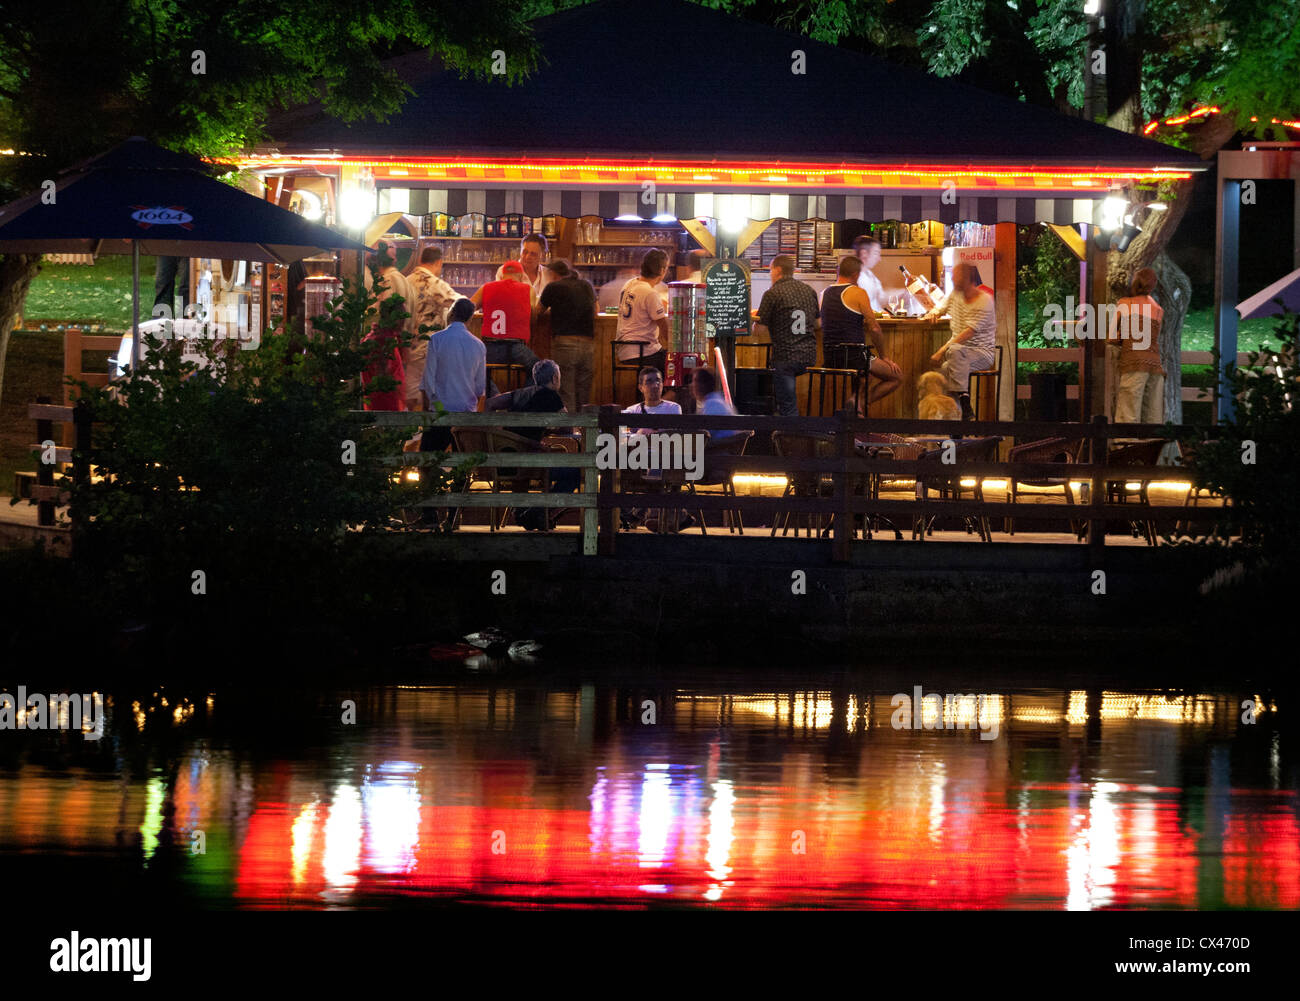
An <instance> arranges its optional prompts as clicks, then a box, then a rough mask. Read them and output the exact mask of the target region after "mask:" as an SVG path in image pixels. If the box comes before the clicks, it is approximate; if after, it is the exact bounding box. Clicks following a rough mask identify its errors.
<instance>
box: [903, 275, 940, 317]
mask: <svg viewBox="0 0 1300 1001" xmlns="http://www.w3.org/2000/svg"><path fill="white" fill-rule="evenodd" d="M898 270H899V271H901V272H903V281H904V282H905V283H906V285H907V291H909V292H911V293H912V295H914V296H916V301H917V302H919V303H920V304H921V306H922V307H923V308H925V309H926V310H927V311H928V310H931V309H934V299H932V298H931V297H930V283H929V282H927V281H926V280H925V279H924V278H918V277H917V276H916V275H914V274H912V272H910V271H908V270H907V268H905V267H904V266H903V265H901V264H900V265H899V266H898Z"/></svg>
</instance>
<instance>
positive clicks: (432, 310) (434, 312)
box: [403, 247, 464, 410]
mask: <svg viewBox="0 0 1300 1001" xmlns="http://www.w3.org/2000/svg"><path fill="white" fill-rule="evenodd" d="M406 283H407V285H409V286H410V288H411V292H412V293H413V294H414V296H415V304H414V305H413V306H410V307H408V309H409V310H410V312H412V313H414V314H415V330H416V334H415V342H414V343H413V344H412V345H411V348H410V354H409V360H408V361H406V363H405V364H406V379H405V381H404V382H403V388H404V390H405V392H406V408H407V409H408V410H418V409H420V407H419V392H420V380H421V379H422V378H423V377H424V363H425V357H426V355H427V354H428V351H429V342H428V340H426V339H425V338H426V337H427V336H428V334H429V333H431V332H432V331H427V332H426V333H424V334H421V333H420V332H419V330H420V328H421V327H432V328H434V330H441V329H442V328H443V327H445V326H446V325H447V311H448V310H449V309H451V304H452V303H453V302H455V301H456V300H457V299H463V298H464V296H462V295H461V294H460V293H459V292H457V291H456V290H455V289H454V288H452V287H451V286H450V285H448V284H447V283H446V282H445V281H443V278H442V251H441V250H439V249H438V248H437V247H425V248H424V250H422V251H421V252H420V263H419V265H418V266H417V267H416V268H415V270H414V271H412V272H411V273H410V274H409V275H407V276H406Z"/></svg>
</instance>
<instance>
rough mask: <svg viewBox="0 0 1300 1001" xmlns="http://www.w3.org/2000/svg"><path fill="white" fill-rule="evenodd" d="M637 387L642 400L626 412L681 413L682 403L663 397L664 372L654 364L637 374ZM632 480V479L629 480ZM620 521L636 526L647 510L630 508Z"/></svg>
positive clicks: (639, 431) (630, 431) (648, 429)
mask: <svg viewBox="0 0 1300 1001" xmlns="http://www.w3.org/2000/svg"><path fill="white" fill-rule="evenodd" d="M636 387H637V389H639V390H640V391H641V402H640V403H634V404H632V406H630V407H625V408H624V410H623V413H625V414H680V413H681V412H682V407H681V404H680V403H674V402H673V401H672V400H665V399H664V397H663V391H664V377H663V374H662V373H661V372H660V371H659V370H658V369H657V368H655V367H654V366H653V365H646V366H645V367H644V368H643V369H641V371H640V372H638V373H637V374H636ZM654 430H655V429H654V428H652V427H639V428H623V433H624V434H653V433H654ZM659 478H660V474H659V473H658V472H655V473H650V472H646V473H645V474H643V476H642V479H643V480H646V479H649V480H651V481H656V482H657V481H658V479H659ZM629 482H630V481H629ZM619 518H620V521H621V522H622V525H623V527H624V528H634V527H636V526H637V525H640V524H642V522H643V521H644V520H645V512H644V511H643V510H641V509H639V508H629V509H628V510H626V511H624V512H623V513H622V514H621V515H620V516H619Z"/></svg>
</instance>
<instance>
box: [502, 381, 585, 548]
mask: <svg viewBox="0 0 1300 1001" xmlns="http://www.w3.org/2000/svg"><path fill="white" fill-rule="evenodd" d="M485 409H486V410H489V411H492V410H509V411H512V412H513V413H529V414H558V413H565V412H566V411H565V409H564V400H563V398H561V396H560V366H559V365H557V364H556V363H555V361H554V360H553V359H551V358H543V359H542V360H541V361H539V362H538V363H537V364H536V365H534V366H533V385H531V386H525V387H524V388H523V389H516V390H515V391H514V392H511V393H501V394H500V395H498V396H494V397H492V399H490V400H488V401H487V407H486V408H485ZM511 430H513V431H514V432H515V433H516V434H520V435H523V436H524V437H525V438H532V439H533V440H534V441H537V442H540V441H541V440H542V438H544V437H545V436H546V435H548V434H564V433H565V432H566V431H567V430H568V429H567V428H527V427H516V428H512V429H511ZM577 489H578V470H577V469H557V470H555V471H554V472H553V473H551V475H550V482H549V484H548V486H547V490H548V491H549V492H550V493H557V494H567V493H572V492H573V491H575V490H577ZM515 522H516V524H519V525H521V526H523V527H524V528H525V529H527V530H528V531H530V532H538V531H546V530H547V529H549V528H550V521H549V520H548V518H547V512H546V509H545V508H529V509H527V510H525V511H519V512H516V514H515Z"/></svg>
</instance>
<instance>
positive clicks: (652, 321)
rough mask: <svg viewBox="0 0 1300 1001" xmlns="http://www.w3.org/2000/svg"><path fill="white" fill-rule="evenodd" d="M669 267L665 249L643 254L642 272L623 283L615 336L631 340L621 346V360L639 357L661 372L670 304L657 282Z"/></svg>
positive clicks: (633, 359) (666, 354)
mask: <svg viewBox="0 0 1300 1001" xmlns="http://www.w3.org/2000/svg"><path fill="white" fill-rule="evenodd" d="M667 270H668V255H667V254H665V253H664V252H663V251H662V250H658V249H655V250H647V251H646V254H645V256H644V257H643V258H641V275H640V277H637V278H632V279H630V280H629V281H628V283H627V284H626V285H624V286H623V292H622V294H621V295H620V297H619V303H618V328H617V331H616V333H615V337H616V338H617V339H618V340H620V341H630V342H631V343H627V344H620V345H619V346H618V360H619V361H621V362H627V361H639V362H640V363H641V365H642V366H645V365H651V366H653V367H654V368H657V369H659V370H660V371H661V372H662V371H663V369H664V365H665V363H666V362H667V360H668V350H667V348H665V347H664V345H665V344H666V343H667V342H668V336H669V334H668V307H667V305H666V304H665V303H664V300H663V297H662V296H660V295H659V293H658V291H656V286H657V285H658V284H659V283H660V282H662V281H663V279H664V273H665V272H666V271H667Z"/></svg>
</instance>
